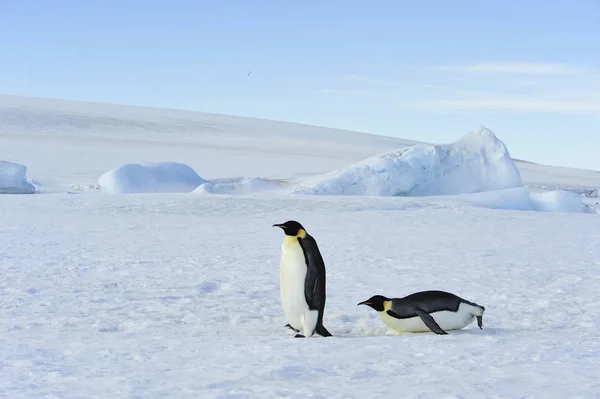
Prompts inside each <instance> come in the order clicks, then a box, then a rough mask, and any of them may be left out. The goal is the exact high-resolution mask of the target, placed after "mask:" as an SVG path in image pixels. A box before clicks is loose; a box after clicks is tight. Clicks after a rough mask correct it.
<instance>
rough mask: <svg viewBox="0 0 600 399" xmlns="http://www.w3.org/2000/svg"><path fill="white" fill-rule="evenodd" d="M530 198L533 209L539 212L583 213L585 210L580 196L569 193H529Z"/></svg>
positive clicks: (556, 191)
mask: <svg viewBox="0 0 600 399" xmlns="http://www.w3.org/2000/svg"><path fill="white" fill-rule="evenodd" d="M530 197H531V201H532V202H533V208H534V209H535V210H537V211H541V212H584V211H585V209H586V208H585V206H584V205H583V201H582V198H581V196H580V195H577V194H575V193H572V192H569V191H563V190H555V191H548V192H544V193H531V194H530Z"/></svg>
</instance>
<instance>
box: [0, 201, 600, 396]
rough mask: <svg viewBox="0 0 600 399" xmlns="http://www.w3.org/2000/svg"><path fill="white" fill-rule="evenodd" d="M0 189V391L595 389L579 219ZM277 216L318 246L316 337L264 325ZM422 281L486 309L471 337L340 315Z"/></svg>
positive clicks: (594, 225) (585, 252) (272, 287)
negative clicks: (320, 319) (320, 274)
mask: <svg viewBox="0 0 600 399" xmlns="http://www.w3.org/2000/svg"><path fill="white" fill-rule="evenodd" d="M1 200H2V205H3V211H4V214H3V220H2V223H1V224H0V231H1V233H0V234H2V246H1V247H0V251H2V252H1V256H2V264H1V266H2V273H1V274H0V301H1V303H2V306H0V347H2V348H3V350H2V351H1V352H0V362H1V363H0V364H1V365H2V368H1V371H0V374H2V378H0V397H7V398H11V399H21V398H44V397H59V398H62V397H69V398H71V397H78V398H79V397H80V398H83V397H85V398H106V397H138V398H161V397H177V398H188V397H189V398H198V397H202V398H238V397H263V398H275V397H298V396H305V397H311V396H312V397H322V398H367V397H368V398H389V397H393V396H397V395H398V392H400V391H401V392H403V393H402V395H403V396H404V397H408V398H439V397H453V398H458V397H460V398H482V397H485V398H516V397H518V398H527V397H543V398H566V397H569V398H575V397H577V398H594V397H597V393H598V392H600V381H599V380H598V378H597V374H598V371H597V370H598V367H599V366H600V340H599V338H600V336H599V334H598V329H597V321H598V319H599V317H600V292H599V291H598V289H597V287H598V285H599V284H600V275H599V274H598V273H597V269H598V267H600V256H599V252H598V245H597V244H598V242H599V240H600V224H599V223H598V219H597V215H589V214H563V213H538V212H519V211H504V210H490V209H485V208H477V207H475V208H474V207H471V206H468V205H464V204H456V203H453V202H451V201H450V200H449V199H448V200H441V199H439V198H434V197H430V199H423V198H418V199H417V198H402V197H393V198H390V197H387V198H382V197H378V198H368V197H341V198H340V197H337V198H334V197H314V196H313V197H307V198H306V197H305V198H290V197H287V198H272V199H270V200H265V199H264V198H260V199H258V198H251V197H239V196H238V197H220V196H208V197H207V196H189V195H185V194H156V195H151V196H148V195H137V194H131V195H126V196H98V195H62V194H53V195H39V196H26V197H25V198H20V199H16V197H13V196H4V197H2V198H1ZM290 218H294V219H297V220H299V221H301V222H302V223H303V224H304V225H305V227H306V228H307V230H308V231H309V232H310V233H311V234H313V235H314V237H316V239H317V240H318V243H319V246H320V248H321V251H322V253H323V256H324V259H325V262H326V265H327V284H328V285H327V294H328V296H327V305H326V311H325V319H324V321H325V325H326V326H327V328H328V329H329V330H330V331H331V332H332V334H334V337H331V338H319V337H315V338H314V339H305V340H299V339H294V338H293V337H292V336H293V333H292V332H291V331H289V330H287V329H284V328H283V325H284V324H285V320H284V319H283V316H282V315H283V312H282V309H281V306H280V303H279V294H278V282H279V277H278V262H279V259H278V255H279V247H280V245H281V242H282V240H283V237H282V235H281V232H280V231H279V230H276V229H274V228H272V227H271V225H272V224H273V223H277V222H281V221H282V220H283V221H285V220H287V219H290ZM425 289H443V290H448V291H451V292H454V293H456V294H459V295H461V296H464V297H465V298H467V299H471V300H473V301H476V302H477V303H481V304H483V305H484V306H486V314H485V317H484V329H483V330H479V329H478V328H477V327H476V326H475V325H474V324H472V325H470V326H469V327H467V328H466V329H464V330H462V331H458V332H451V333H450V334H449V335H448V336H437V335H434V334H427V333H423V334H407V335H398V334H396V333H394V332H392V331H390V330H389V329H388V328H386V327H385V326H384V325H383V324H382V323H381V321H380V320H379V319H378V317H377V316H376V314H375V312H373V311H370V310H369V309H366V308H361V307H357V306H356V304H357V303H358V302H359V301H362V300H364V299H366V298H368V297H370V296H371V295H373V294H376V293H380V294H385V295H389V296H403V295H406V294H409V293H412V292H416V291H419V290H425ZM391 381H393V384H391V383H390V382H391ZM399 387H401V388H399Z"/></svg>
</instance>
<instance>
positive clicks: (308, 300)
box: [273, 220, 331, 338]
mask: <svg viewBox="0 0 600 399" xmlns="http://www.w3.org/2000/svg"><path fill="white" fill-rule="evenodd" d="M273 227H280V228H281V229H282V230H283V232H284V233H285V238H284V240H283V244H282V245H281V259H280V264H279V284H280V295H281V302H282V304H283V311H284V313H285V318H286V321H287V322H288V324H287V325H286V327H289V328H291V329H292V330H294V331H295V332H296V333H297V334H296V338H304V337H311V336H312V335H313V334H314V333H315V332H316V333H317V334H319V335H322V336H323V337H330V336H331V334H330V333H329V331H327V329H326V328H325V326H323V312H324V310H325V263H324V262H323V258H322V257H321V253H320V252H319V247H318V246H317V242H316V241H315V239H314V238H313V237H312V236H310V235H309V234H308V233H307V232H306V230H305V229H304V227H302V225H301V224H300V223H298V222H296V221H294V220H289V221H287V222H285V223H281V224H274V225H273Z"/></svg>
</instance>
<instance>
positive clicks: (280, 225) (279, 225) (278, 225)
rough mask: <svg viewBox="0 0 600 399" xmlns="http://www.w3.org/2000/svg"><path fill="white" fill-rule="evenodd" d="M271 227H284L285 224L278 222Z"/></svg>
mask: <svg viewBox="0 0 600 399" xmlns="http://www.w3.org/2000/svg"><path fill="white" fill-rule="evenodd" d="M273 227H280V228H282V229H285V226H284V225H282V224H279V223H276V224H274V225H273Z"/></svg>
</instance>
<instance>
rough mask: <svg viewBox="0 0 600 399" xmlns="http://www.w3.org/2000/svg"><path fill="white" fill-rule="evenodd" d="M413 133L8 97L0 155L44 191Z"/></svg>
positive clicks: (309, 156)
mask: <svg viewBox="0 0 600 399" xmlns="http://www.w3.org/2000/svg"><path fill="white" fill-rule="evenodd" d="M414 143H415V142H414V141H409V140H402V139H396V138H390V137H383V136H375V135H369V134H363V133H356V132H349V131H343V130H336V129H328V128H322V127H316V126H307V125H300V124H294V123H285V122H275V121H268V120H260V119H252V118H242V117H234V116H226V115H215V114H206V113H200V112H187V111H178V110H168V109H158V108H148V107H133V106H123V105H109V104H98V103H86V102H75V101H62V100H49V99H38V98H28V97H14V96H0V159H9V158H10V159H14V160H15V162H19V163H21V164H23V165H27V167H28V168H29V172H30V175H31V176H34V178H35V179H36V180H39V181H40V182H41V183H42V184H43V188H44V189H45V190H46V191H64V190H65V189H68V188H69V187H70V186H72V185H89V184H96V182H97V179H98V177H99V176H100V175H102V174H103V173H104V172H106V171H108V170H110V169H113V168H116V167H118V166H120V165H123V164H128V163H143V162H161V161H172V162H180V163H184V164H186V165H189V166H190V167H192V168H193V169H194V170H196V172H197V173H198V174H199V175H200V176H202V177H204V178H207V179H214V178H229V177H232V176H246V177H253V176H263V177H290V176H297V175H304V174H312V173H324V172H328V171H331V170H333V169H335V168H339V167H342V166H344V165H347V164H349V163H352V162H357V161H359V160H361V159H364V158H366V157H368V156H371V155H373V154H377V153H380V152H382V151H386V150H388V149H390V148H398V147H402V146H408V145H412V144H414Z"/></svg>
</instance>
